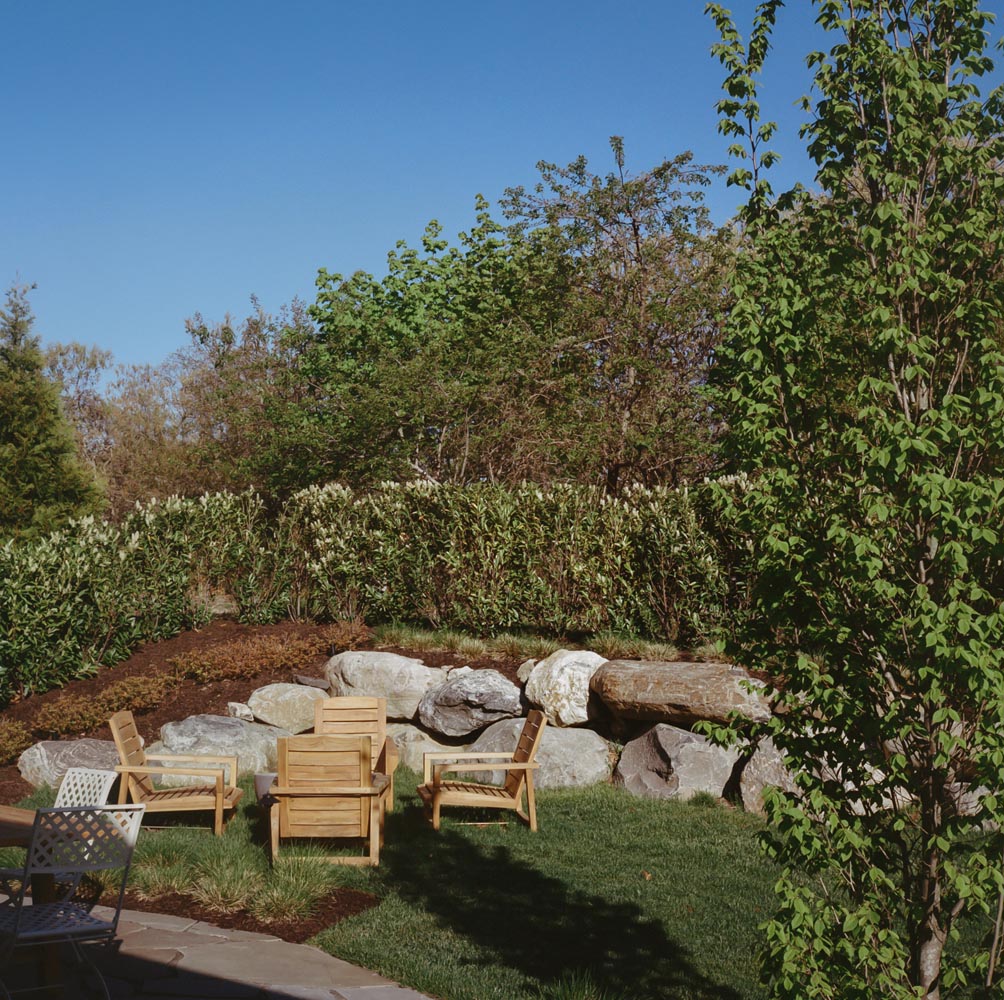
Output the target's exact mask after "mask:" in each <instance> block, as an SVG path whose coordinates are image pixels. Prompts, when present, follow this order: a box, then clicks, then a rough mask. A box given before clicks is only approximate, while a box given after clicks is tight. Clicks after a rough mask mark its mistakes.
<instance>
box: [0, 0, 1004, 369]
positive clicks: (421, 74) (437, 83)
mask: <svg viewBox="0 0 1004 1000" xmlns="http://www.w3.org/2000/svg"><path fill="white" fill-rule="evenodd" d="M1002 5H1004V0H996V2H995V3H992V4H990V5H989V7H990V8H991V9H995V8H998V7H1000V6H1002ZM703 7H704V0H645V2H638V0H618V2H613V0H609V2H598V0H575V2H566V0H560V2H556V0H532V2H528V0H509V2H507V3H500V2H490V0H473V2H472V0H465V2H453V0H450V2H432V3H426V4H416V3H413V2H409V3H405V2H401V0H391V2H389V3H383V4H358V3H351V4H350V3H346V2H341V0H327V2H323V3H317V2H316V0H315V2H310V3H307V2H302V0H282V2H279V0H269V2H265V0H239V2H238V0H202V2H195V0H171V2H170V3H157V4H153V3H147V2H137V0H128V2H121V0H119V2H113V0H100V2H98V3H89V4H84V3H80V2H79V0H0V37H2V38H3V42H4V56H3V59H2V60H0V95H2V96H0V107H2V109H3V126H4V137H5V141H4V147H5V149H4V153H3V155H2V156H0V199H2V201H0V204H2V208H3V210H2V213H0V280H2V281H3V284H4V287H6V286H8V285H9V284H10V283H11V282H12V281H14V280H15V279H19V280H20V281H23V282H36V283H37V284H38V289H37V291H35V292H34V293H33V297H32V302H33V305H34V309H35V313H36V316H37V324H36V330H37V332H38V333H40V334H41V335H42V337H43V339H44V340H45V341H47V342H49V341H70V340H78V341H82V342H83V343H86V344H96V345H98V346H99V347H102V348H104V349H107V350H110V351H112V352H113V354H114V356H115V360H116V361H119V362H125V363H133V362H151V363H156V362H159V361H161V360H163V359H164V358H165V357H166V356H167V355H168V354H169V353H170V352H171V351H173V350H175V349H177V348H178V347H181V346H183V345H184V344H186V343H187V337H186V335H185V332H184V319H185V317H186V316H190V315H191V314H192V313H193V312H195V311H196V310H199V311H201V312H202V314H203V315H204V316H205V318H206V319H207V320H210V321H214V320H219V319H222V318H223V316H224V314H225V313H227V312H231V313H233V314H235V315H236V316H243V315H245V314H246V312H247V310H248V305H249V303H248V299H249V296H250V294H251V293H255V294H257V295H258V297H259V298H260V299H261V301H262V304H263V305H264V306H265V308H266V309H269V310H271V311H275V310H277V309H278V308H279V306H280V305H281V304H282V303H284V302H288V301H289V300H290V299H292V298H293V297H294V296H299V297H301V298H303V299H306V300H307V301H312V300H313V297H314V278H315V276H316V273H317V270H318V268H320V267H326V268H327V269H328V270H329V271H341V272H343V273H348V272H351V271H354V270H356V269H359V268H362V269H365V270H368V271H373V272H376V273H383V272H384V270H385V260H386V254H387V251H388V250H389V249H390V248H392V247H393V245H394V243H395V242H396V241H397V240H398V239H405V240H407V241H409V242H410V243H414V242H415V241H417V239H418V238H419V236H420V235H421V232H422V229H423V228H424V226H425V223H426V222H427V221H428V220H429V219H432V218H436V219H438V220H439V221H440V222H441V223H443V225H444V226H445V228H446V232H447V234H448V235H452V234H454V233H456V232H457V230H459V229H463V228H466V227H467V226H469V225H470V223H471V221H472V218H473V211H472V206H473V202H474V197H475V195H476V194H478V193H479V192H480V193H482V194H484V195H485V196H486V197H488V198H489V199H490V200H492V201H495V200H496V199H497V198H498V196H499V195H500V194H501V193H502V191H503V189H504V188H505V187H506V186H509V185H515V184H526V185H529V184H532V183H533V182H534V180H535V179H536V176H537V173H536V169H535V164H536V162H537V161H538V160H541V159H544V160H549V161H552V162H556V163H561V164H564V163H567V162H569V161H570V160H572V159H573V158H574V157H576V156H577V155H578V154H580V153H584V154H585V155H586V156H588V157H589V159H590V162H591V165H592V166H593V168H594V169H596V170H598V171H606V170H607V169H608V168H609V167H610V165H611V159H610V154H609V150H608V147H607V139H608V137H609V136H610V135H615V134H616V135H622V136H624V138H625V142H626V147H627V154H628V164H629V166H630V167H632V168H633V169H634V170H636V171H639V170H643V169H646V168H648V167H651V166H653V165H654V164H655V163H657V162H659V161H660V160H661V159H663V158H664V157H668V156H673V155H675V154H676V153H678V152H681V151H683V150H685V149H690V150H692V151H693V152H694V154H695V156H696V158H697V160H698V161H699V162H706V163H721V162H725V159H726V156H725V145H726V144H725V141H724V140H723V139H722V138H721V137H720V136H719V135H718V134H717V131H716V124H717V119H716V115H715V111H714V103H715V101H716V100H717V99H718V97H719V96H720V89H719V88H720V84H721V79H722V75H723V74H722V70H721V67H720V66H719V64H718V62H717V60H714V59H712V57H711V56H710V51H709V50H710V46H711V45H712V43H713V42H714V41H715V40H716V35H715V32H714V28H713V26H712V24H711V23H710V21H709V20H708V19H707V18H706V17H704V15H703ZM731 7H732V8H733V10H734V11H735V13H736V15H737V17H738V18H739V19H740V21H741V22H742V24H743V27H744V29H745V28H747V27H748V22H749V19H750V17H751V15H752V11H753V9H754V3H753V2H752V0H733V3H732V4H731ZM813 34H814V28H813V25H812V11H811V7H810V4H809V3H808V0H792V2H791V3H790V6H789V9H787V10H785V11H784V12H783V17H782V21H781V24H780V25H779V31H778V34H777V37H776V40H775V52H774V56H773V58H772V61H771V64H770V72H769V75H768V77H767V80H766V89H765V92H764V103H765V106H766V110H767V112H768V115H769V117H773V118H777V119H779V120H780V121H781V123H782V130H781V134H780V136H779V139H778V141H777V143H776V144H775V145H776V148H778V149H779V150H780V151H781V152H782V154H783V163H782V166H781V168H780V169H779V170H778V171H777V172H776V174H775V177H774V183H775V187H776V188H779V187H782V186H787V185H788V184H790V183H791V182H792V181H793V180H795V179H800V180H802V181H804V182H807V183H810V182H811V171H810V170H809V168H808V165H807V161H806V160H805V157H804V155H803V154H802V153H801V151H800V146H799V143H798V139H797V129H798V125H799V124H800V123H801V121H802V118H803V115H802V112H800V111H798V110H796V108H795V107H794V102H795V101H796V100H797V99H798V97H799V96H800V95H801V94H802V93H804V92H805V90H806V89H807V86H808V77H807V71H806V70H805V67H804V62H803V57H804V55H805V53H806V52H807V51H808V50H809V48H811V47H812V44H813V37H812V36H813ZM738 201H739V194H738V192H736V191H735V190H726V189H725V187H724V184H722V185H720V186H718V187H716V188H715V189H714V190H713V191H712V192H711V193H710V195H709V204H710V206H711V208H712V211H713V213H714V215H715V217H716V218H717V219H718V220H720V221H724V220H725V219H727V218H728V217H729V216H730V215H731V214H732V212H733V211H734V209H735V208H736V206H737V204H738Z"/></svg>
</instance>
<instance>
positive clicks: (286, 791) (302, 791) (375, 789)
mask: <svg viewBox="0 0 1004 1000" xmlns="http://www.w3.org/2000/svg"><path fill="white" fill-rule="evenodd" d="M381 777H386V775H382V776H381ZM385 791H387V783H386V782H379V783H378V782H374V783H373V784H372V785H361V786H360V785H355V786H352V787H348V788H343V787H342V786H340V785H332V786H331V787H330V788H318V789H313V788H311V789H306V788H286V787H284V786H282V785H273V786H272V787H271V788H270V789H269V790H268V794H269V795H271V796H272V797H273V798H275V799H285V798H289V799H300V798H315V799H323V798H337V797H342V796H346V797H349V798H351V797H353V796H354V797H356V798H358V797H359V796H367V797H372V796H374V795H383V793H384V792H385Z"/></svg>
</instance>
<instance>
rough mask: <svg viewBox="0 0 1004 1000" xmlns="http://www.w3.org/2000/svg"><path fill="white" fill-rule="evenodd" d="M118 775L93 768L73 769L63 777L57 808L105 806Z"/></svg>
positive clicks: (58, 793) (57, 797)
mask: <svg viewBox="0 0 1004 1000" xmlns="http://www.w3.org/2000/svg"><path fill="white" fill-rule="evenodd" d="M117 777H118V775H117V774H116V773H115V772H114V771H99V770H97V769H96V768H93V767H71V768H69V769H68V770H67V772H66V774H65V775H63V781H62V783H61V784H60V786H59V791H58V792H57V793H56V808H57V809H59V808H64V807H68V806H103V805H104V804H105V803H106V802H107V801H108V795H109V793H110V792H111V790H112V785H114V784H115V779H116V778H117Z"/></svg>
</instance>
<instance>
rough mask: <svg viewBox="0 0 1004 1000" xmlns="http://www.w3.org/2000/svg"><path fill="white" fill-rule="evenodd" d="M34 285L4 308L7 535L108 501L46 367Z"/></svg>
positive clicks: (0, 412)
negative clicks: (31, 299) (82, 455)
mask: <svg viewBox="0 0 1004 1000" xmlns="http://www.w3.org/2000/svg"><path fill="white" fill-rule="evenodd" d="M30 290H31V289H30V288H28V287H26V286H13V287H11V288H10V289H9V290H8V292H7V301H6V305H5V308H3V309H0V538H5V537H20V538H26V537H32V536H35V535H39V534H44V533H45V532H48V531H51V530H53V529H54V528H57V527H59V526H60V525H61V524H63V523H64V522H65V521H67V520H68V519H69V518H71V517H75V516H80V515H83V514H87V513H91V512H93V511H95V510H96V509H97V508H98V507H99V506H100V501H101V497H100V493H99V491H98V489H97V486H96V484H95V483H94V481H93V479H92V478H91V477H90V476H89V475H88V474H87V472H86V471H85V469H84V467H83V466H82V465H81V463H80V461H79V459H78V457H77V453H76V448H75V445H74V439H73V431H72V429H71V427H70V425H69V423H68V422H67V420H66V418H65V416H64V414H63V411H62V409H61V406H60V402H59V389H58V387H57V386H56V385H55V383H53V382H51V381H50V380H49V379H47V378H46V377H45V375H44V373H43V366H44V363H45V362H44V359H43V357H42V352H41V349H40V347H39V340H38V338H37V337H35V336H33V335H32V332H31V328H32V324H33V323H34V316H33V315H32V312H31V306H30V305H29V303H28V292H29V291H30Z"/></svg>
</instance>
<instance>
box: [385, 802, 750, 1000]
mask: <svg viewBox="0 0 1004 1000" xmlns="http://www.w3.org/2000/svg"><path fill="white" fill-rule="evenodd" d="M491 818H494V817H491ZM506 836H511V837H523V836H526V837H536V836H544V834H532V833H530V832H529V831H526V830H523V829H522V828H520V827H519V826H518V824H515V823H510V824H509V826H508V829H507V831H506ZM542 846H543V845H542ZM597 864H602V857H598V858H597ZM380 866H381V881H383V882H384V883H385V884H386V885H387V886H388V888H391V889H393V890H394V891H395V892H396V893H398V895H400V896H401V897H402V899H404V900H406V901H407V902H409V903H410V904H412V905H414V906H415V907H417V908H420V909H422V910H424V911H425V912H426V913H429V914H431V915H433V916H434V917H435V918H436V919H437V920H438V921H439V922H440V924H441V925H442V926H443V927H445V928H447V929H449V930H450V931H452V932H453V933H455V934H457V935H459V936H461V937H464V938H466V939H468V940H469V941H470V942H471V943H472V944H473V945H475V946H476V947H477V948H478V949H479V951H480V952H481V954H483V955H484V956H485V958H486V959H487V960H491V961H494V962H497V963H498V964H500V965H505V966H508V967H511V968H514V969H517V970H519V971H520V972H522V973H524V974H525V975H526V976H528V977H531V978H532V979H536V980H537V981H538V982H539V983H540V984H541V986H542V988H543V989H546V988H547V987H549V986H553V985H555V984H559V983H561V982H562V981H567V980H568V979H570V978H574V976H575V975H576V974H577V973H580V972H581V971H582V970H588V972H589V974H590V977H591V979H592V981H593V984H594V985H595V987H596V988H597V989H598V990H603V991H608V992H610V993H612V994H614V995H616V996H618V997H625V998H627V997H630V998H632V1000H678V998H684V997H687V998H695V1000H696V998H701V1000H740V994H739V993H737V992H736V991H735V990H734V989H733V988H732V987H730V986H724V985H721V984H717V983H714V982H711V981H710V980H709V979H708V978H707V977H706V976H704V975H703V974H702V973H701V972H700V971H699V970H698V969H697V968H696V967H695V966H694V964H693V962H692V961H691V959H690V957H689V953H688V951H687V949H686V948H685V947H684V946H683V945H681V944H680V943H679V942H677V941H674V940H672V939H671V938H669V937H668V936H667V934H666V932H665V930H664V928H663V926H662V924H661V923H659V922H658V921H656V920H653V919H651V918H650V917H648V916H646V914H645V913H644V911H643V910H642V909H641V908H640V907H639V906H636V905H634V904H631V903H624V902H612V901H610V900H608V899H605V898H603V897H602V896H598V895H592V894H590V893H588V892H583V891H581V890H579V889H577V888H575V887H571V886H569V885H567V884H565V883H564V882H562V881H561V880H559V879H557V878H554V877H552V876H549V875H547V874H546V873H545V872H543V871H541V870H538V869H537V868H535V867H534V866H533V865H532V864H528V863H526V862H524V861H521V860H519V859H518V858H515V857H514V856H513V853H512V850H511V849H510V848H509V847H508V846H506V845H487V844H478V843H475V842H474V841H473V840H472V839H470V838H469V837H468V836H467V835H466V834H465V833H464V832H461V830H458V829H457V828H453V829H451V828H450V827H449V826H448V825H446V823H445V822H444V826H443V828H442V829H441V830H440V831H439V832H438V833H435V832H433V831H432V830H431V829H430V827H429V826H428V824H427V823H425V821H424V820H423V818H422V813H421V809H420V808H417V807H414V806H411V807H408V806H405V807H404V808H403V809H402V810H401V811H400V812H399V813H396V814H394V815H393V816H391V817H388V832H387V840H386V844H385V846H384V848H383V850H382V852H381V855H380ZM456 958H457V957H456V956H453V960H456ZM444 959H447V957H446V956H444ZM447 960H449V959H447Z"/></svg>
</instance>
